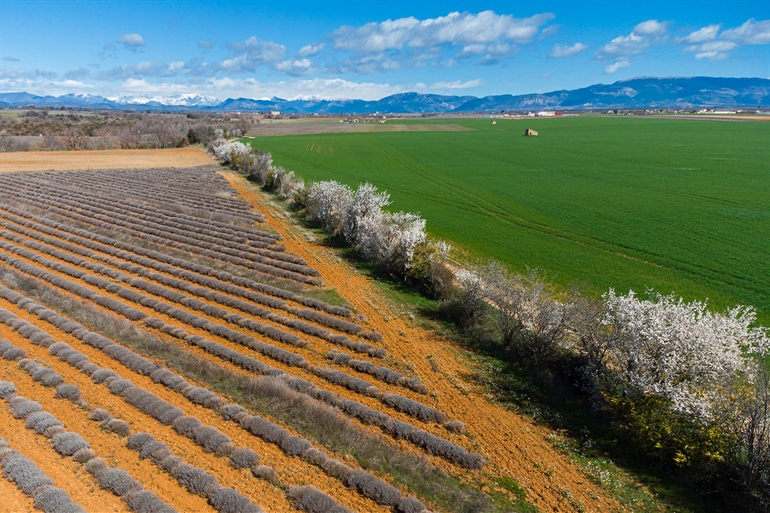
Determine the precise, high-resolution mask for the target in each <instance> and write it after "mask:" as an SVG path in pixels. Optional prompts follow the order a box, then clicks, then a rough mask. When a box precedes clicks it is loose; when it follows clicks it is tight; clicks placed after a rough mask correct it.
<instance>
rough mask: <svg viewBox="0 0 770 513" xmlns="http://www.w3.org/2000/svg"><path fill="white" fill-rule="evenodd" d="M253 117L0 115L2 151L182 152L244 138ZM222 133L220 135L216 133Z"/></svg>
mask: <svg viewBox="0 0 770 513" xmlns="http://www.w3.org/2000/svg"><path fill="white" fill-rule="evenodd" d="M251 124H252V118H251V116H249V115H239V114H226V115H223V114H207V113H189V114H171V113H142V112H113V111H89V112H80V111H59V110H55V111H48V110H42V109H34V110H28V111H25V112H23V113H22V114H21V115H19V116H17V117H13V116H0V151H34V150H39V151H45V150H90V149H137V148H179V147H184V146H188V145H194V144H203V145H207V144H209V143H210V142H211V141H213V140H214V139H216V138H217V137H228V138H231V137H241V136H243V135H245V134H246V133H247V132H248V130H249V128H250V127H251ZM217 131H218V132H217Z"/></svg>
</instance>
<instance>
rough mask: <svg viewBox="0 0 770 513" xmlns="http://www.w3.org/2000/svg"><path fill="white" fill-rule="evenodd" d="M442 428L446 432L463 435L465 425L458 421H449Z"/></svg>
mask: <svg viewBox="0 0 770 513" xmlns="http://www.w3.org/2000/svg"><path fill="white" fill-rule="evenodd" d="M444 427H445V428H446V430H447V431H451V432H452V433H457V434H460V435H462V434H465V423H464V422H462V421H459V420H450V421H449V422H447V423H446V424H444Z"/></svg>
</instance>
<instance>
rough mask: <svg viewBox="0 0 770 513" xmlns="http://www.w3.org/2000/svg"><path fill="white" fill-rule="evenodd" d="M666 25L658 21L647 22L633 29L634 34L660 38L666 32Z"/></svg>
mask: <svg viewBox="0 0 770 513" xmlns="http://www.w3.org/2000/svg"><path fill="white" fill-rule="evenodd" d="M666 25H667V24H666V23H661V22H659V21H658V20H647V21H643V22H641V23H640V24H639V25H637V26H636V27H634V33H636V34H639V35H642V36H660V35H663V34H665V33H666V30H668V29H667V26H666Z"/></svg>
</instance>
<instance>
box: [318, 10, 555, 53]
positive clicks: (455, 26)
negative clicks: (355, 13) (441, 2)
mask: <svg viewBox="0 0 770 513" xmlns="http://www.w3.org/2000/svg"><path fill="white" fill-rule="evenodd" d="M553 18H554V15H553V14H551V13H543V14H537V15H535V16H532V17H529V18H514V17H513V16H511V15H509V14H497V13H495V12H494V11H483V12H480V13H478V14H472V13H469V12H464V13H459V12H452V13H449V14H448V15H446V16H440V17H438V18H428V19H425V20H418V19H417V18H414V17H411V16H410V17H409V18H400V19H397V20H387V21H383V22H373V23H367V24H366V25H363V26H361V27H358V28H356V27H350V26H343V27H340V28H339V29H337V30H335V31H334V32H333V33H332V34H331V36H330V37H331V40H332V42H333V45H334V48H335V49H337V50H347V51H351V52H383V51H386V50H394V49H401V48H403V47H404V46H408V47H432V46H440V45H445V44H449V45H456V46H467V45H473V44H488V43H492V42H496V41H513V42H517V43H528V42H530V41H531V40H532V38H533V37H534V36H535V35H536V34H537V33H538V31H539V30H540V27H541V26H542V25H544V24H545V23H547V22H548V21H550V20H552V19H553Z"/></svg>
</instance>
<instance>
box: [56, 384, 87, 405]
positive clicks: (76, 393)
mask: <svg viewBox="0 0 770 513" xmlns="http://www.w3.org/2000/svg"><path fill="white" fill-rule="evenodd" d="M80 395H81V394H80V387H78V386H76V385H68V384H62V385H59V386H58V387H56V394H55V395H54V397H56V398H57V399H67V400H68V401H72V402H73V403H77V402H79V401H80V399H81V397H80Z"/></svg>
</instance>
